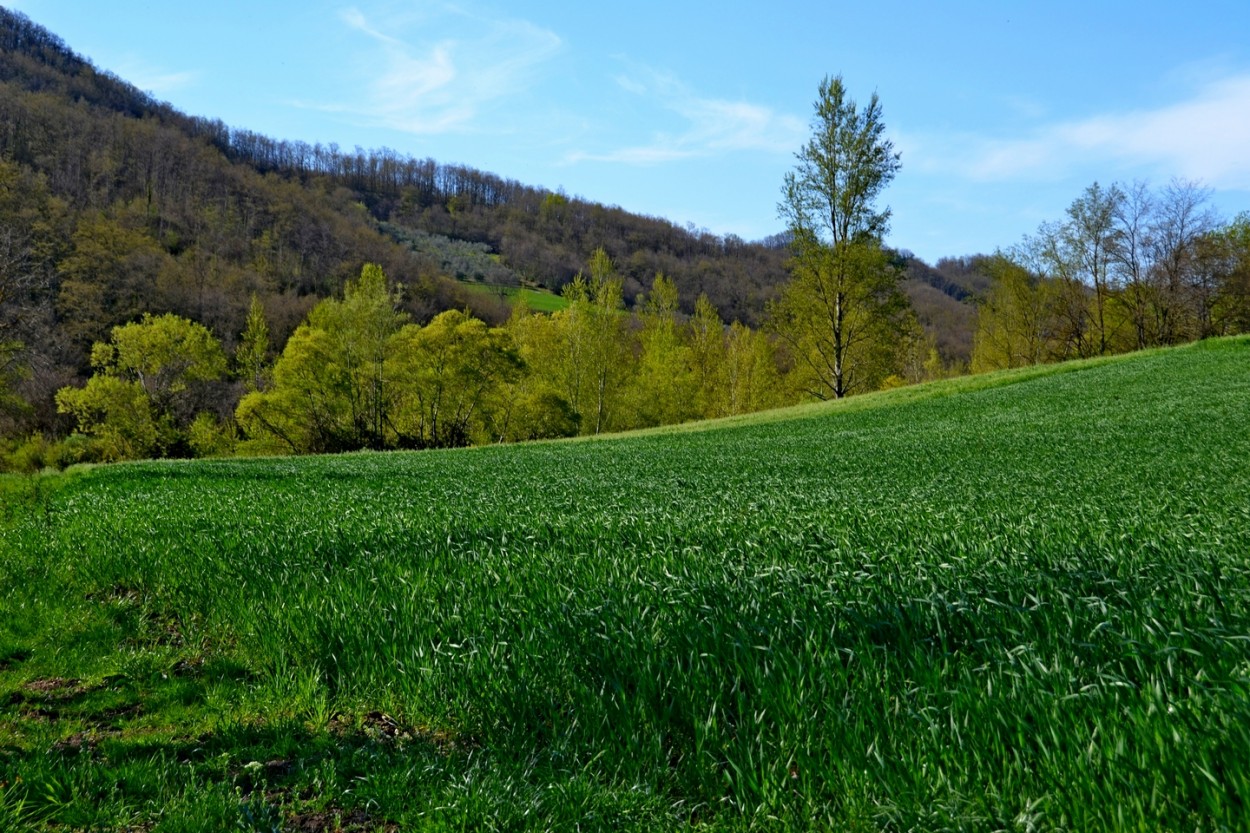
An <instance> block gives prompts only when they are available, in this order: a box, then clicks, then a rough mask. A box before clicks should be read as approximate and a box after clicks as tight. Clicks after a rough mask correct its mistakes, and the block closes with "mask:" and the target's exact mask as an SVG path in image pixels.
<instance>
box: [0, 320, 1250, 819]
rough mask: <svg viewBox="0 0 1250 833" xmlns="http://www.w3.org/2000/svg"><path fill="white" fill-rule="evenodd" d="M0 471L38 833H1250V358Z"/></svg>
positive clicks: (1, 782)
mask: <svg viewBox="0 0 1250 833" xmlns="http://www.w3.org/2000/svg"><path fill="white" fill-rule="evenodd" d="M0 489H3V492H2V494H3V495H4V501H5V509H4V511H3V514H0V524H2V527H0V529H2V530H3V547H2V549H0V830H5V831H24V830H47V831H52V830H57V831H62V830H136V831H138V830H141V831H192V830H196V831H199V830H264V831H269V830H300V831H314V830H325V831H328V830H345V831H364V830H385V831H398V830H424V829H430V830H443V829H447V830H453V829H454V830H544V829H551V830H627V829H633V830H657V829H686V828H691V829H706V830H745V829H816V830H898V831H903V830H921V831H923V830H985V831H991V830H1020V831H1033V830H1038V831H1040V830H1073V831H1089V830H1122V831H1129V830H1132V831H1144V830H1150V831H1155V830H1173V831H1195V830H1198V831H1205V830H1213V831H1214V830H1244V829H1247V828H1248V827H1250V807H1247V802H1250V339H1246V338H1242V339H1236V340H1223V341H1215V342H1207V343H1200V344H1197V345H1193V346H1190V347H1186V348H1180V349H1174V350H1166V351H1156V352H1151V353H1145V354H1138V355H1135V356H1129V357H1121V358H1116V359H1113V360H1104V361H1097V362H1091V363H1085V364H1074V365H1063V366H1057V367H1048V368H1038V369H1032V370H1029V371H1021V372H1014V373H1007V374H1000V375H995V376H984V377H972V378H967V379H962V380H956V381H955V382H952V383H939V384H932V385H926V386H921V387H917V388H910V389H902V390H898V391H893V392H889V393H885V394H879V395H872V396H865V397H860V398H858V399H854V400H850V401H847V402H845V403H843V404H834V405H823V406H808V407H804V408H800V409H795V410H792V411H788V412H778V413H774V414H767V415H757V416H755V417H752V418H750V419H747V420H740V421H738V422H736V423H723V424H708V425H705V426H700V427H698V428H697V429H686V430H674V431H660V432H655V433H651V434H645V435H634V436H625V437H620V438H609V439H605V440H595V441H578V442H557V443H546V444H533V445H525V446H513V447H489V448H479V449H472V450H464V451H454V452H428V453H395V454H356V455H347V456H338V457H322V458H304V459H273V460H250V461H240V460H231V461H222V462H188V463H171V462H164V463H144V464H128V465H117V466H109V467H101V468H97V469H92V470H87V471H83V472H78V473H73V472H71V473H70V474H67V475H61V476H47V477H42V478H35V479H30V480H9V481H4V482H2V483H0Z"/></svg>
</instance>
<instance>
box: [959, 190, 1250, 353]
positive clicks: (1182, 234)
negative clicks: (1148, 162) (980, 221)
mask: <svg viewBox="0 0 1250 833" xmlns="http://www.w3.org/2000/svg"><path fill="white" fill-rule="evenodd" d="M1209 198H1210V194H1209V192H1208V191H1207V190H1206V189H1204V188H1203V187H1202V186H1201V185H1199V184H1198V183H1195V182H1191V181H1186V180H1173V181H1172V182H1169V183H1168V184H1167V185H1164V186H1162V187H1159V188H1152V187H1151V186H1150V185H1149V184H1148V183H1144V182H1134V183H1132V184H1129V185H1121V184H1113V185H1111V186H1110V187H1103V186H1101V185H1099V184H1098V183H1094V184H1093V185H1090V186H1089V187H1088V188H1086V189H1085V191H1084V192H1083V193H1082V194H1081V195H1080V196H1079V197H1077V198H1076V199H1075V200H1074V201H1073V202H1072V204H1071V205H1070V206H1069V207H1068V209H1067V212H1066V215H1065V217H1064V218H1063V219H1062V220H1058V221H1054V222H1048V223H1043V224H1042V225H1041V227H1040V228H1039V229H1038V230H1037V232H1036V234H1033V235H1030V236H1028V237H1026V238H1025V239H1024V240H1023V241H1022V242H1021V243H1020V244H1019V245H1017V246H1015V247H1013V248H1011V249H1009V250H1006V251H1001V252H999V253H998V254H997V255H995V256H994V257H991V258H983V259H982V264H981V268H982V270H983V271H984V273H985V274H986V275H988V276H989V278H990V284H989V287H988V289H987V291H986V292H985V295H984V298H983V299H982V301H981V304H980V307H979V314H978V318H977V328H976V334H975V342H974V350H973V355H972V369H973V370H974V371H982V370H994V369H998V368H1007V367H1019V366H1023V365H1029V364H1036V363H1039V362H1051V361H1063V360H1065V359H1071V358H1086V357H1090V356H1097V355H1105V354H1107V353H1119V352H1125V351H1129V350H1141V349H1145V348H1147V347H1155V346H1163V345H1172V344H1179V343H1182V342H1187V341H1193V340H1197V339H1203V338H1209V337H1212V336H1220V335H1230V334H1234V333H1244V332H1250V213H1243V214H1241V215H1239V216H1238V217H1236V218H1235V219H1234V220H1232V221H1231V222H1224V221H1221V220H1220V218H1219V217H1218V216H1216V214H1215V212H1214V211H1213V210H1212V209H1211V208H1210V205H1209Z"/></svg>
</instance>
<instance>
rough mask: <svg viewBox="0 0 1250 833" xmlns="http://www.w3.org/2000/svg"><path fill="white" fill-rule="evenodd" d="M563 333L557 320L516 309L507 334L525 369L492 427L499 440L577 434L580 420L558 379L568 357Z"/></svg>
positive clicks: (510, 388) (522, 306) (505, 394)
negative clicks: (561, 366)
mask: <svg viewBox="0 0 1250 833" xmlns="http://www.w3.org/2000/svg"><path fill="white" fill-rule="evenodd" d="M562 329H563V328H562V326H561V320H560V319H559V318H557V317H555V316H551V315H536V314H534V313H532V312H531V311H530V310H529V308H528V307H527V306H526V305H525V303H524V302H521V303H518V304H517V306H516V307H515V308H514V309H513V312H512V317H511V318H509V319H508V323H507V331H508V333H509V335H511V336H512V340H513V343H514V344H515V345H516V347H517V351H518V353H519V355H520V356H521V359H522V361H523V362H524V364H525V367H526V369H525V372H523V373H522V374H521V375H520V376H519V377H518V378H517V379H516V380H515V381H514V382H512V383H510V384H508V385H505V386H504V390H503V391H502V393H501V395H502V398H503V402H504V407H503V408H501V409H500V410H499V411H498V412H497V413H496V415H495V417H496V418H495V421H494V423H493V424H492V429H493V436H494V437H495V438H496V439H499V440H543V439H552V438H555V437H571V436H575V435H576V434H577V432H578V430H579V428H580V426H581V417H580V416H579V415H578V413H577V410H576V408H575V407H574V406H573V403H572V402H571V401H570V400H569V399H568V398H567V397H566V395H565V393H564V388H563V386H562V385H561V383H560V380H559V378H558V376H557V371H558V369H559V368H560V364H561V361H562V360H563V359H564V358H565V355H566V354H565V351H564V344H563V333H562Z"/></svg>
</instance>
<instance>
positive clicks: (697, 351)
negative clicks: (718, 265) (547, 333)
mask: <svg viewBox="0 0 1250 833" xmlns="http://www.w3.org/2000/svg"><path fill="white" fill-rule="evenodd" d="M687 338H688V341H689V346H690V360H691V367H692V369H693V372H694V382H695V386H696V389H697V391H698V394H697V402H698V406H699V413H700V415H701V416H703V417H705V418H710V417H718V416H724V415H726V414H728V413H731V411H730V410H729V406H728V395H727V393H726V391H725V384H726V380H725V375H724V369H725V322H724V321H722V320H721V317H720V313H719V312H717V311H716V307H715V306H713V305H712V302H711V300H709V299H708V296H707V295H706V294H701V295H699V299H698V301H696V302H695V305H694V315H693V316H691V318H690V324H689V327H688V336H687Z"/></svg>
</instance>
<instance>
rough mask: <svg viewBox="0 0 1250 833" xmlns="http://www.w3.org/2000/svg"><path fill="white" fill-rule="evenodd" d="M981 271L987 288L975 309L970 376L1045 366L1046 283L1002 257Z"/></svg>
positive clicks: (1048, 307) (1048, 299)
mask: <svg viewBox="0 0 1250 833" xmlns="http://www.w3.org/2000/svg"><path fill="white" fill-rule="evenodd" d="M982 268H983V269H984V270H985V271H986V272H987V273H988V274H989V276H990V278H991V281H992V283H991V284H990V288H989V291H988V292H987V293H986V295H985V299H984V300H983V301H982V303H981V304H980V306H979V307H978V310H977V330H976V335H975V336H974V339H973V347H972V372H974V373H980V372H983V371H986V370H1000V369H1004V368H1009V367H1023V366H1025V365H1032V364H1038V363H1040V362H1044V361H1046V360H1047V359H1048V358H1049V355H1050V350H1051V346H1050V345H1049V344H1048V339H1049V330H1050V326H1051V323H1050V316H1051V314H1052V313H1051V306H1052V304H1051V299H1052V295H1053V293H1052V292H1051V291H1050V284H1049V283H1047V282H1045V281H1042V280H1039V279H1038V278H1037V277H1036V276H1034V275H1032V274H1030V273H1029V270H1028V269H1026V268H1025V267H1024V266H1022V265H1020V264H1019V263H1017V262H1015V261H1013V260H1012V259H1011V258H1009V257H1008V256H1007V255H1004V254H999V255H998V256H996V257H995V258H993V259H992V260H990V261H987V262H986V263H985V264H984V265H983V266H982Z"/></svg>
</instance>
